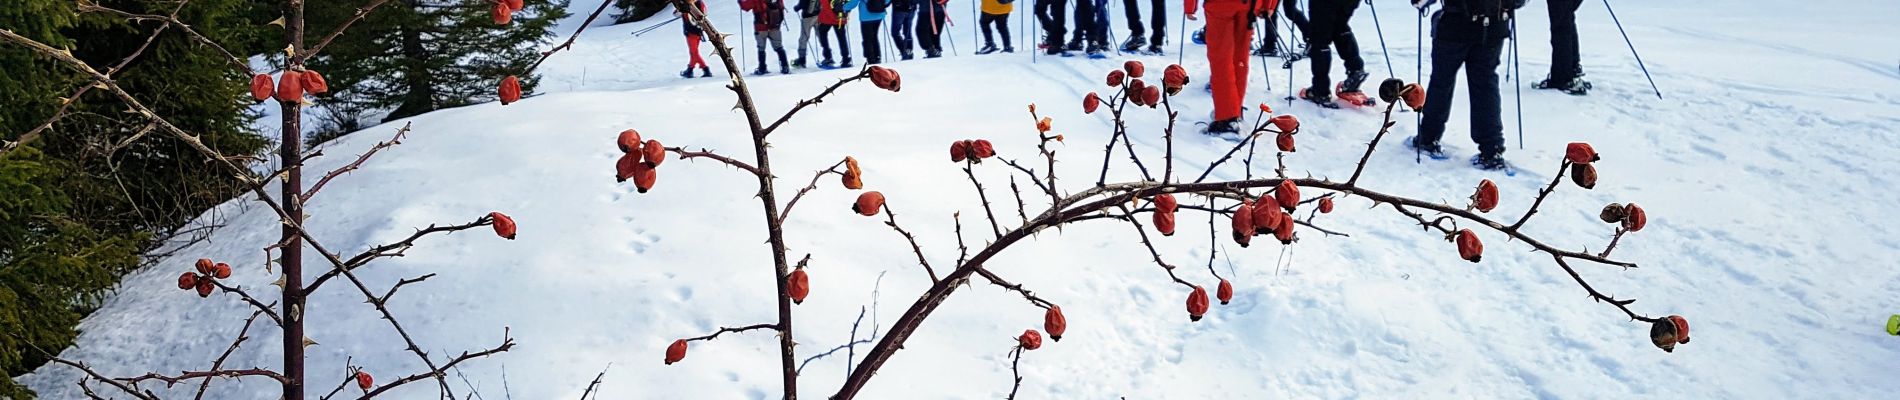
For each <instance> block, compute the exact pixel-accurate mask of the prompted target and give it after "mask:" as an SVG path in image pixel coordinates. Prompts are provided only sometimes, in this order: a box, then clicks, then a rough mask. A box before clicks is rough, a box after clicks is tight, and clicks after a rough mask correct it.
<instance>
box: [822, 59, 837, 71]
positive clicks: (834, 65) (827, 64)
mask: <svg viewBox="0 0 1900 400" xmlns="http://www.w3.org/2000/svg"><path fill="white" fill-rule="evenodd" d="M832 68H837V63H834V62H832V61H831V59H829V58H827V59H823V60H818V69H832Z"/></svg>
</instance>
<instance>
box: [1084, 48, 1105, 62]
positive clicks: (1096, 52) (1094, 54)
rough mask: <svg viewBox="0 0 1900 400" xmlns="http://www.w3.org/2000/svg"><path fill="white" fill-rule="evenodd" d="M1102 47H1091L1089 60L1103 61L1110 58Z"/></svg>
mask: <svg viewBox="0 0 1900 400" xmlns="http://www.w3.org/2000/svg"><path fill="white" fill-rule="evenodd" d="M1102 47H1103V46H1089V49H1088V55H1089V59H1091V60H1101V59H1106V58H1108V54H1107V52H1106V51H1104V50H1103V49H1102Z"/></svg>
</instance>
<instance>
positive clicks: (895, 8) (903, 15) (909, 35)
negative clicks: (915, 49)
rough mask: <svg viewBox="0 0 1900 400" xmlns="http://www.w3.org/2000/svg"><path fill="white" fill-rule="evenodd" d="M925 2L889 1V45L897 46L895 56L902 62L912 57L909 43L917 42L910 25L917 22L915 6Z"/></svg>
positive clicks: (921, 0)
mask: <svg viewBox="0 0 1900 400" xmlns="http://www.w3.org/2000/svg"><path fill="white" fill-rule="evenodd" d="M924 1H927V0H891V19H890V21H891V44H892V45H895V46H897V56H898V58H900V59H903V60H909V59H911V58H912V57H913V55H912V54H911V51H910V49H911V43H912V42H913V41H915V40H917V36H916V34H915V33H914V32H915V29H914V28H912V25H915V24H914V23H913V22H914V21H916V20H917V5H918V4H922V3H923V2H924Z"/></svg>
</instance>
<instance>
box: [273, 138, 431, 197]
mask: <svg viewBox="0 0 1900 400" xmlns="http://www.w3.org/2000/svg"><path fill="white" fill-rule="evenodd" d="M409 125H410V123H409V122H404V123H403V124H402V129H397V130H396V135H395V136H394V137H391V138H389V140H385V141H382V142H377V143H376V145H375V146H371V147H370V148H369V151H366V152H363V154H362V155H360V156H357V157H356V161H351V162H350V163H349V165H344V166H343V167H341V168H337V169H336V170H333V171H330V173H327V174H323V178H322V179H318V180H317V184H315V185H311V186H310V190H306V191H304V193H303V196H302V197H301V198H298V201H302V202H306V203H307V202H310V198H311V197H315V196H316V195H317V191H319V190H323V186H324V185H327V184H329V183H330V180H331V179H336V177H338V176H342V175H343V174H347V173H350V171H355V170H356V169H357V168H362V167H363V162H364V161H369V158H370V157H371V156H375V155H376V152H378V151H382V150H383V149H386V148H390V147H393V146H395V145H399V144H402V137H403V136H404V135H407V134H409Z"/></svg>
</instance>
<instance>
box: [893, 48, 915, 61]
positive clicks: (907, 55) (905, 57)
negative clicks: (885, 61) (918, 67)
mask: <svg viewBox="0 0 1900 400" xmlns="http://www.w3.org/2000/svg"><path fill="white" fill-rule="evenodd" d="M912 58H916V55H915V54H912V53H911V52H910V50H905V51H900V52H897V60H898V61H910V59H912Z"/></svg>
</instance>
